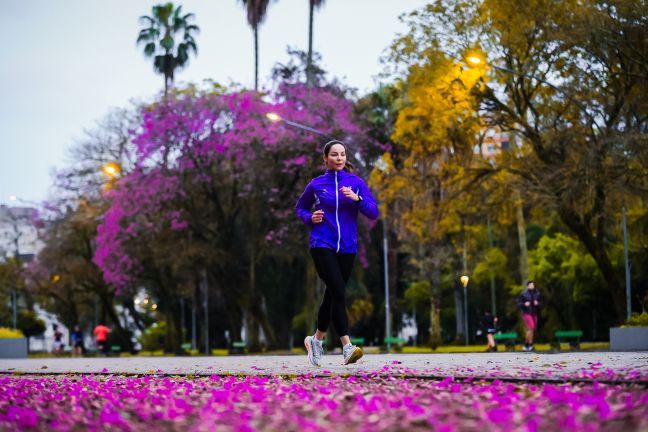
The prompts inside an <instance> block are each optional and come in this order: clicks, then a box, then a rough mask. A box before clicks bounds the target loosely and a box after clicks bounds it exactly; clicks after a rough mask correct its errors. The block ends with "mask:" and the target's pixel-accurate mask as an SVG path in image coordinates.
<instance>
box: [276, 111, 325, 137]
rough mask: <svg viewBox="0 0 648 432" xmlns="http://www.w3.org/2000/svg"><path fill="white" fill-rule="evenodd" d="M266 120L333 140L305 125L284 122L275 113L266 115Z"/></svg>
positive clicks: (284, 120)
mask: <svg viewBox="0 0 648 432" xmlns="http://www.w3.org/2000/svg"><path fill="white" fill-rule="evenodd" d="M266 118H267V119H268V120H270V121H272V122H275V123H276V122H283V123H286V124H287V125H290V126H294V127H296V128H298V129H303V130H305V131H308V132H311V133H314V134H316V135H320V136H323V137H325V138H328V139H330V140H334V139H335V137H333V136H331V135H329V134H327V133H325V132H322V131H321V130H318V129H315V128H312V127H310V126H306V125H304V124H301V123H297V122H294V121H292V120H286V119H285V118H282V117H281V116H280V115H279V114H277V113H275V112H269V113H266Z"/></svg>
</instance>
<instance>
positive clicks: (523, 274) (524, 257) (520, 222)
mask: <svg viewBox="0 0 648 432" xmlns="http://www.w3.org/2000/svg"><path fill="white" fill-rule="evenodd" d="M513 194H514V195H513V196H514V198H513V199H514V200H515V221H516V223H517V231H518V240H519V244H520V279H521V280H522V282H521V283H522V285H523V286H524V285H526V283H527V282H528V281H529V252H528V250H527V238H526V222H525V221H524V203H523V202H522V198H521V197H520V191H519V190H517V189H515V191H514V192H513Z"/></svg>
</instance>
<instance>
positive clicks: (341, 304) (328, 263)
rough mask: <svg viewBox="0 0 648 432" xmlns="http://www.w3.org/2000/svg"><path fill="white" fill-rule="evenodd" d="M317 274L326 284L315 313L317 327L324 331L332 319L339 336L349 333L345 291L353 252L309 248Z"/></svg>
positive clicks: (352, 261)
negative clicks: (345, 252)
mask: <svg viewBox="0 0 648 432" xmlns="http://www.w3.org/2000/svg"><path fill="white" fill-rule="evenodd" d="M310 253H311V256H312V257H313V262H314V263H315V269H316V270H317V274H318V275H319V277H320V278H321V279H322V280H323V281H324V283H325V284H326V291H325V292H324V299H323V300H322V304H321V305H320V308H319V313H318V314H317V329H318V330H319V331H321V332H326V331H327V330H328V327H329V325H330V323H331V318H332V319H333V326H334V327H335V330H336V331H337V332H338V335H339V336H346V335H348V334H349V328H348V320H347V312H346V300H345V291H346V284H347V282H348V281H349V277H350V276H351V271H352V270H353V263H354V261H355V255H356V254H354V253H351V254H343V253H336V252H335V251H334V250H332V249H326V248H312V249H311V250H310Z"/></svg>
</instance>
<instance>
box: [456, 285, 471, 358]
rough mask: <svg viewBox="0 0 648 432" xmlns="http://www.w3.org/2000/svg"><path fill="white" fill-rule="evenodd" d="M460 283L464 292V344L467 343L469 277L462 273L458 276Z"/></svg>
mask: <svg viewBox="0 0 648 432" xmlns="http://www.w3.org/2000/svg"><path fill="white" fill-rule="evenodd" d="M459 280H460V281H461V285H463V292H464V328H465V332H466V345H468V290H467V289H466V288H467V287H468V281H469V280H470V278H469V277H468V276H466V275H463V276H461V277H460V278H459Z"/></svg>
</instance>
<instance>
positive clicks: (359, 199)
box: [356, 195, 362, 204]
mask: <svg viewBox="0 0 648 432" xmlns="http://www.w3.org/2000/svg"><path fill="white" fill-rule="evenodd" d="M361 202H362V197H361V196H360V195H358V201H356V204H360V203H361Z"/></svg>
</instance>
